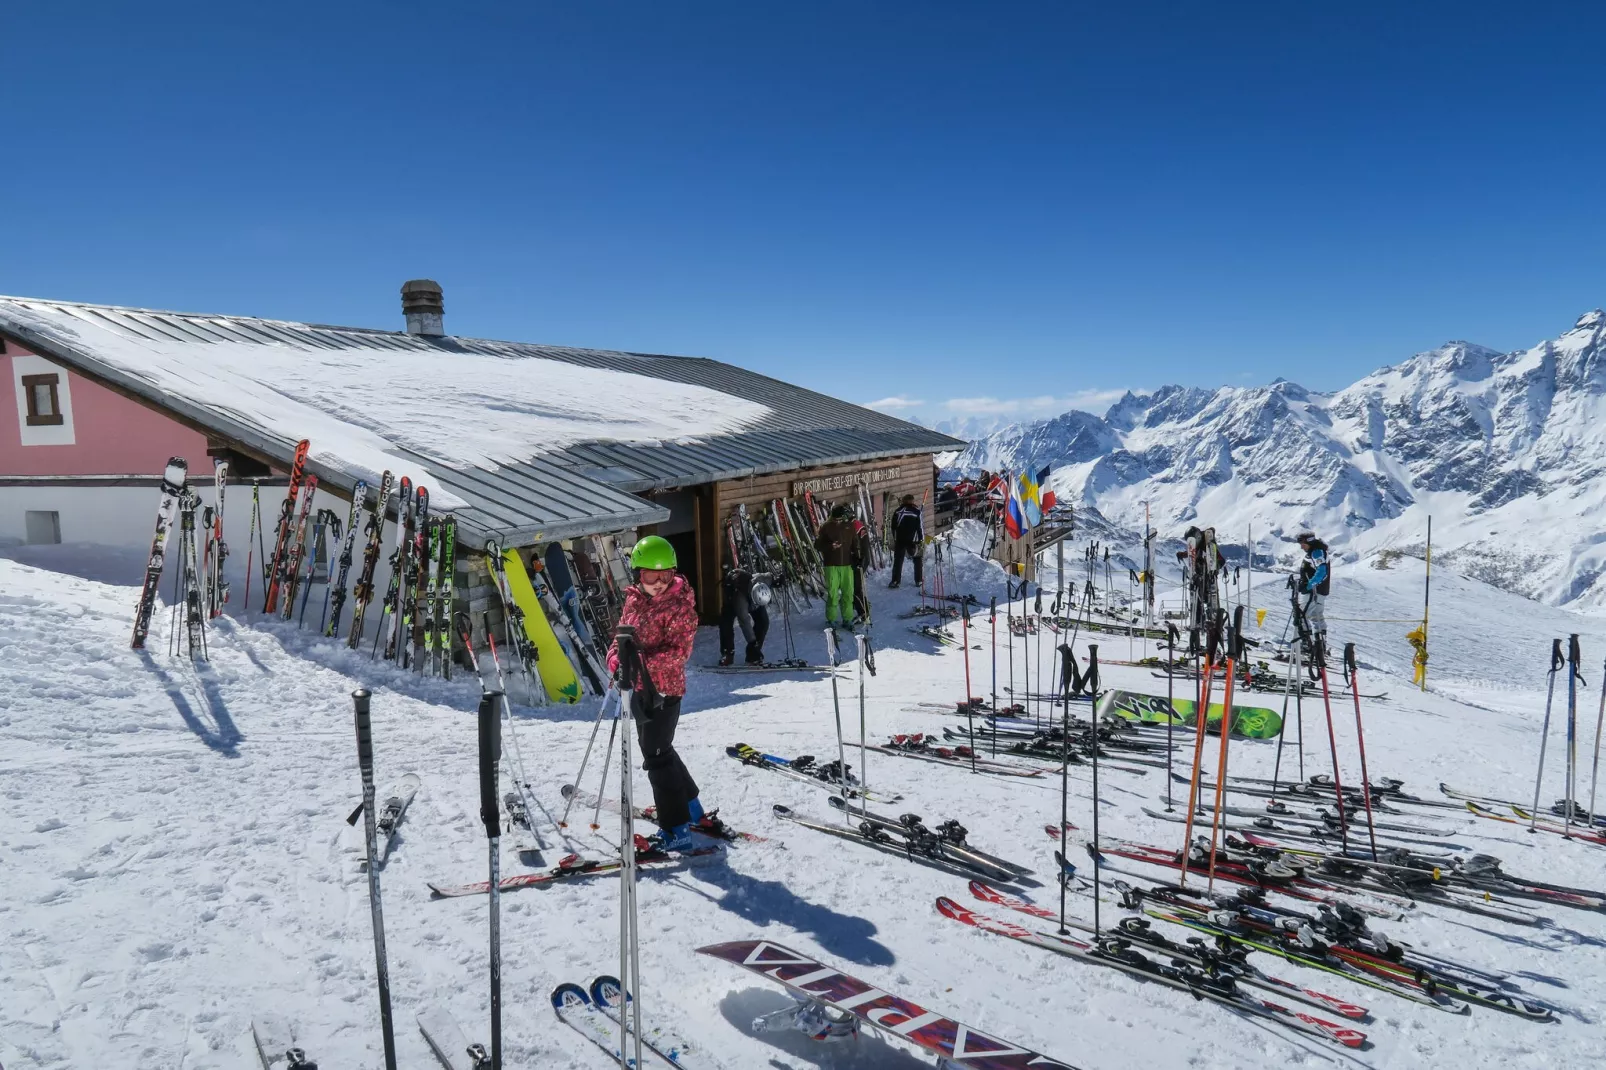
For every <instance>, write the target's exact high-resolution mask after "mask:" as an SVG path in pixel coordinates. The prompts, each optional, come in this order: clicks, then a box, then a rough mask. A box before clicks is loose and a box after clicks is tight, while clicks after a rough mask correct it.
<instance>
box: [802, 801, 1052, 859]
mask: <svg viewBox="0 0 1606 1070" xmlns="http://www.w3.org/2000/svg"><path fill="white" fill-rule="evenodd" d="M831 805H832V806H833V807H835V808H836V809H838V810H841V811H843V812H844V813H846V814H847V815H848V816H849V817H853V818H857V819H858V820H859V821H862V822H867V823H869V824H871V825H874V826H875V827H877V828H880V829H884V830H886V831H888V832H891V833H894V834H896V835H899V836H903V837H906V838H908V839H911V840H917V841H919V842H922V843H924V842H928V841H935V843H934V849H936V850H939V851H941V852H943V853H945V854H948V855H952V856H953V857H954V858H957V859H961V860H963V861H965V862H968V863H970V864H971V865H972V866H973V867H974V868H976V869H982V870H987V869H990V870H993V871H994V872H996V873H998V874H999V875H1000V876H1001V877H1002V878H1003V879H1004V880H1014V879H1016V878H1017V877H1022V876H1025V875H1027V874H1029V873H1031V869H1030V868H1028V867H1027V866H1022V865H1020V864H1018V863H1015V862H1011V861H1009V860H1008V859H1007V858H999V857H998V856H997V855H990V854H988V853H987V852H986V851H983V850H981V849H980V848H977V847H973V846H971V845H970V844H969V843H968V842H967V841H966V839H965V837H966V835H967V830H966V829H965V827H964V826H963V825H961V824H960V823H959V822H957V821H944V822H942V823H941V824H939V825H937V826H936V827H935V828H929V827H927V825H926V823H925V822H924V821H922V820H921V818H920V815H919V814H900V815H898V816H897V817H896V818H892V817H887V816H885V815H883V814H877V813H874V812H872V811H870V810H866V809H865V808H864V807H863V806H855V805H853V804H852V803H844V802H843V801H842V797H841V796H840V795H833V796H831Z"/></svg>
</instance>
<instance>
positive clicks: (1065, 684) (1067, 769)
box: [994, 644, 1098, 936]
mask: <svg viewBox="0 0 1606 1070" xmlns="http://www.w3.org/2000/svg"><path fill="white" fill-rule="evenodd" d="M1073 657H1075V655H1074V654H1073V653H1072V652H1071V648H1070V646H1069V645H1068V644H1067V645H1063V646H1061V647H1060V700H1061V701H1060V709H1061V711H1062V712H1061V714H1060V829H1061V831H1062V832H1063V831H1064V829H1065V828H1067V827H1068V826H1069V824H1070V801H1069V797H1070V783H1071V680H1072V679H1074V678H1075V676H1076V666H1075V664H1074V663H1073V662H1072V661H1071V659H1072V658H1073ZM996 730H997V728H996V724H995V727H994V731H996ZM1093 808H1094V810H1097V809H1098V802H1097V801H1096V800H1095V802H1094V804H1093ZM1059 878H1060V928H1059V933H1060V935H1061V936H1068V935H1070V930H1069V929H1067V928H1066V927H1065V885H1066V884H1067V883H1068V882H1069V881H1070V878H1071V875H1070V874H1069V873H1068V872H1066V870H1065V867H1064V866H1061V867H1060V874H1059Z"/></svg>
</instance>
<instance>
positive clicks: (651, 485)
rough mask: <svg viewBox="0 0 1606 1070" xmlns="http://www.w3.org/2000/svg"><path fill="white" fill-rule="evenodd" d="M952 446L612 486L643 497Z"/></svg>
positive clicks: (813, 459) (928, 453) (927, 453)
mask: <svg viewBox="0 0 1606 1070" xmlns="http://www.w3.org/2000/svg"><path fill="white" fill-rule="evenodd" d="M948 448H949V447H925V446H922V447H920V448H918V449H911V448H909V447H908V446H901V447H898V448H896V449H886V450H873V451H871V452H869V453H843V454H835V455H832V456H827V457H810V458H809V459H808V460H805V461H800V462H797V463H795V464H771V465H749V466H747V467H744V468H726V469H719V470H715V471H708V472H689V473H685V474H683V475H675V476H672V477H667V478H663V479H632V480H629V481H627V482H623V483H609V484H608V486H610V487H612V488H614V489H615V490H622V491H624V492H625V493H627V494H643V493H646V492H647V491H654V490H669V489H671V488H673V487H689V486H695V485H697V484H700V483H723V482H726V481H727V480H732V479H748V478H750V477H753V476H767V475H773V474H775V473H776V472H796V471H800V470H802V469H804V468H817V467H820V466H821V465H828V464H855V463H857V462H860V461H879V460H884V459H885V458H888V457H930V456H932V455H933V454H937V453H943V452H945V451H946V450H947V449H948Z"/></svg>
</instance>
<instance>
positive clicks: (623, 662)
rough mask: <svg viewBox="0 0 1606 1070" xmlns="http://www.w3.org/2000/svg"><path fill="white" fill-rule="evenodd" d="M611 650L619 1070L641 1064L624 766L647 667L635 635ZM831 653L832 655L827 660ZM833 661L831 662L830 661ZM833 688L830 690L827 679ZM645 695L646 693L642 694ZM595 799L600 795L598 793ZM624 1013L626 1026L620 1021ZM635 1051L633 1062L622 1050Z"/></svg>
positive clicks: (630, 803)
mask: <svg viewBox="0 0 1606 1070" xmlns="http://www.w3.org/2000/svg"><path fill="white" fill-rule="evenodd" d="M614 643H615V649H617V650H618V652H619V685H618V693H619V714H618V718H617V723H619V724H622V725H623V726H624V731H623V732H620V733H619V735H620V737H621V738H620V741H619V814H620V830H621V831H620V836H619V859H620V861H621V862H622V863H623V864H622V865H621V866H620V869H619V990H620V991H621V992H624V993H630V994H631V995H632V997H633V998H630V999H628V1000H627V1002H628V1008H627V1007H623V1006H622V1007H620V1008H619V1024H620V1025H622V1026H625V1029H626V1032H627V1034H629V1035H631V1036H634V1037H635V1044H634V1045H631V1044H630V1043H629V1042H628V1039H622V1040H621V1043H620V1045H619V1066H620V1067H621V1068H622V1070H627V1068H629V1067H639V1066H641V1065H642V1063H641V1047H642V1044H641V993H642V986H641V943H640V934H639V932H638V931H637V925H636V919H637V911H636V829H635V812H636V807H635V798H634V796H633V794H632V791H631V779H632V776H631V774H632V769H631V761H630V730H631V728H632V718H633V717H634V716H635V709H634V706H635V693H636V690H637V689H638V688H642V687H646V688H651V687H652V681H651V679H650V678H649V677H648V676H647V668H646V666H645V665H644V664H643V663H642V660H641V647H639V646H638V645H637V644H636V630H635V629H634V628H631V627H628V626H624V625H621V626H620V627H619V629H618V630H617V631H616V632H615V633H614ZM834 653H835V651H834V650H833V655H834ZM832 660H833V661H835V657H834V656H833V658H832ZM832 686H833V687H835V683H834V678H833V684H832ZM648 694H650V691H649V692H648ZM841 739H842V716H841V713H840V711H839V712H838V714H837V740H838V742H840V741H841ZM598 796H599V798H600V796H601V793H600V792H599V793H598ZM627 1009H628V1011H629V1014H630V1021H629V1023H628V1024H627V1023H626V1020H625V1014H626V1011H627ZM631 1047H634V1049H635V1060H634V1061H631V1060H630V1058H629V1054H628V1051H629V1049H630V1048H631Z"/></svg>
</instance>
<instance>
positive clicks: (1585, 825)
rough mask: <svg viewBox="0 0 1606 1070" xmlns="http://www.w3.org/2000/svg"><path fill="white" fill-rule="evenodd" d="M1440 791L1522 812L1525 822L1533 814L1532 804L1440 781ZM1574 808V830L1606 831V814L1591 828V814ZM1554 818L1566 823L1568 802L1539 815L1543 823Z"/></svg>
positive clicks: (1577, 807) (1559, 802)
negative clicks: (1460, 788) (1456, 787)
mask: <svg viewBox="0 0 1606 1070" xmlns="http://www.w3.org/2000/svg"><path fill="white" fill-rule="evenodd" d="M1439 790H1440V791H1442V792H1443V793H1444V794H1446V795H1448V796H1449V797H1450V798H1452V799H1460V800H1461V801H1463V802H1475V803H1478V804H1479V805H1480V806H1484V807H1495V806H1503V807H1505V808H1506V809H1508V810H1511V811H1514V812H1515V811H1518V810H1520V811H1522V813H1523V820H1524V821H1526V820H1528V817H1527V815H1528V814H1530V813H1532V808H1533V803H1532V802H1512V801H1511V800H1510V799H1499V798H1496V797H1495V796H1493V795H1475V794H1473V793H1472V792H1470V791H1457V790H1456V789H1455V788H1452V787H1450V785H1448V784H1446V783H1444V782H1443V781H1440V783H1439ZM1573 806H1574V807H1575V809H1574V811H1573V828H1575V829H1579V830H1581V831H1584V832H1588V831H1589V830H1590V829H1591V827H1593V828H1595V829H1599V830H1606V814H1596V815H1595V823H1594V825H1593V826H1591V825H1590V823H1589V813H1588V812H1587V811H1586V810H1585V809H1584V808H1583V807H1582V806H1579V805H1578V804H1577V803H1574V804H1573ZM1553 818H1560V819H1561V822H1562V823H1563V824H1565V823H1566V820H1567V802H1566V800H1565V799H1558V800H1557V801H1556V802H1554V803H1552V804H1551V806H1550V809H1549V810H1548V811H1547V812H1545V813H1541V814H1540V815H1539V819H1540V820H1541V821H1545V820H1550V819H1553Z"/></svg>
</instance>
